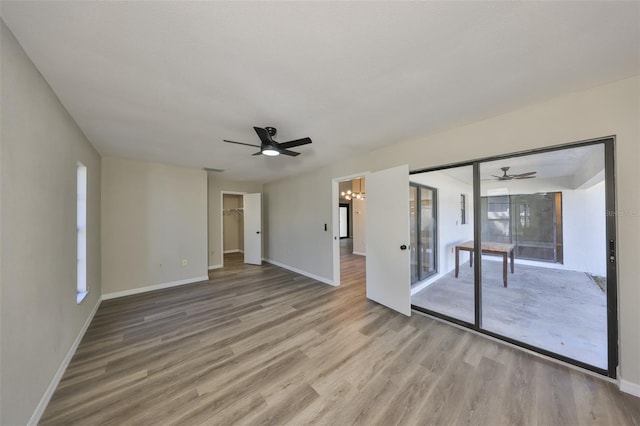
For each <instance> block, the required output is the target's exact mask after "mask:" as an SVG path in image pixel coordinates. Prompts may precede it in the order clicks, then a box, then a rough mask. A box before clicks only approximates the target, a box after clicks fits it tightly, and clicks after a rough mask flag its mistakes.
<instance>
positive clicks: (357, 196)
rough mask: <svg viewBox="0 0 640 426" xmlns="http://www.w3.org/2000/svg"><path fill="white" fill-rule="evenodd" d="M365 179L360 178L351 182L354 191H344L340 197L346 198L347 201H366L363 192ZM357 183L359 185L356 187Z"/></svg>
mask: <svg viewBox="0 0 640 426" xmlns="http://www.w3.org/2000/svg"><path fill="white" fill-rule="evenodd" d="M363 179H364V178H358V179H354V180H352V181H351V188H352V189H353V191H352V190H351V189H349V190H347V191H342V192H341V193H340V196H341V197H342V198H344V199H345V200H347V201H349V200H364V199H365V193H364V190H363V188H362V187H363V185H362V183H363ZM356 183H357V185H356ZM356 186H357V190H356Z"/></svg>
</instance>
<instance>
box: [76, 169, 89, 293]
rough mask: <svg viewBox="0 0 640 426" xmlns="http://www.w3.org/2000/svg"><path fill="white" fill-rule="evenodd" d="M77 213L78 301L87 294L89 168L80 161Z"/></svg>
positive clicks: (77, 182)
mask: <svg viewBox="0 0 640 426" xmlns="http://www.w3.org/2000/svg"><path fill="white" fill-rule="evenodd" d="M76 186H77V192H78V196H77V202H78V206H77V213H76V227H77V232H78V245H77V250H78V273H77V303H80V302H82V299H84V297H85V296H86V295H87V293H88V291H87V168H86V167H85V165H84V164H82V163H80V162H79V163H78V167H77V177H76Z"/></svg>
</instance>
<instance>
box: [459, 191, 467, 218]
mask: <svg viewBox="0 0 640 426" xmlns="http://www.w3.org/2000/svg"><path fill="white" fill-rule="evenodd" d="M466 223H467V196H466V195H464V194H460V225H464V224H466Z"/></svg>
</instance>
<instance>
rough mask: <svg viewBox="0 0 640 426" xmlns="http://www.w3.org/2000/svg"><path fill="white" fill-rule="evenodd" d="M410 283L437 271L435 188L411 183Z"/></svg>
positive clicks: (423, 278)
mask: <svg viewBox="0 0 640 426" xmlns="http://www.w3.org/2000/svg"><path fill="white" fill-rule="evenodd" d="M409 214H410V220H409V223H410V244H411V255H410V258H411V262H410V263H411V283H412V284H414V283H416V282H419V281H422V280H425V279H427V278H429V277H430V276H432V275H433V274H435V273H436V272H437V257H436V254H437V249H436V247H437V245H436V243H437V238H436V224H437V222H436V214H437V208H436V190H435V189H434V188H430V187H428V186H424V185H418V184H414V183H412V184H411V185H410V187H409Z"/></svg>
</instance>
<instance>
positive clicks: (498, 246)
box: [456, 240, 515, 287]
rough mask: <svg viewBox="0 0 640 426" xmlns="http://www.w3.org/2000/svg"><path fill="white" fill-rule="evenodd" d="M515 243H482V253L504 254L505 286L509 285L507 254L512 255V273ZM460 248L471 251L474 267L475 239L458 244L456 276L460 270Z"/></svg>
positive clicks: (503, 275)
mask: <svg viewBox="0 0 640 426" xmlns="http://www.w3.org/2000/svg"><path fill="white" fill-rule="evenodd" d="M514 248H515V245H514V244H507V243H491V242H483V243H482V244H481V250H482V253H488V254H499V255H501V256H502V280H503V281H504V286H505V287H506V286H507V256H510V257H511V273H512V274H513V270H514V263H515V262H514ZM460 250H464V251H468V252H469V267H473V250H474V247H473V240H472V241H466V242H464V243H462V244H458V245H456V278H458V272H459V271H460Z"/></svg>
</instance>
